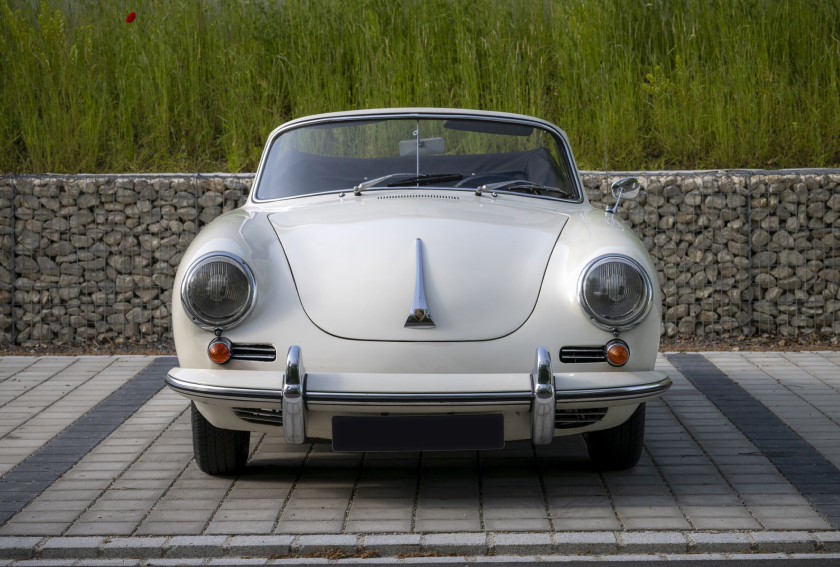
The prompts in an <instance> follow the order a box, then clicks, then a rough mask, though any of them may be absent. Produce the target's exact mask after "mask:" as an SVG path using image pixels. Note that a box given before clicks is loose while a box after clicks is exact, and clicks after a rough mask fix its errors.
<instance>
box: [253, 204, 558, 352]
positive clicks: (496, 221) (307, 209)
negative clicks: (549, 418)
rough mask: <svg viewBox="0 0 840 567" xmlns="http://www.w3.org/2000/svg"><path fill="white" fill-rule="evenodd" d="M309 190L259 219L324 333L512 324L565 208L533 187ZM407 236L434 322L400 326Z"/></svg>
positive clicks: (473, 337)
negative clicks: (479, 192) (551, 204)
mask: <svg viewBox="0 0 840 567" xmlns="http://www.w3.org/2000/svg"><path fill="white" fill-rule="evenodd" d="M307 200H309V199H307ZM309 201H310V202H309V203H308V204H307V205H306V206H292V207H290V208H288V209H287V210H285V211H283V212H277V213H273V214H271V215H270V216H269V220H270V221H271V224H272V225H273V227H274V230H275V231H276V233H277V235H278V237H279V238H280V242H281V243H282V245H283V249H284V251H285V253H286V256H287V259H288V261H289V265H290V266H291V270H292V274H293V277H294V280H295V284H296V286H297V291H298V295H299V297H300V300H301V304H302V305H303V308H304V310H305V311H306V314H307V315H308V317H309V318H310V319H311V320H312V322H313V323H314V324H315V325H317V326H318V327H320V328H321V329H322V330H324V331H325V332H327V333H330V334H332V335H335V336H338V337H342V338H347V339H357V340H377V341H480V340H489V339H494V338H498V337H502V336H504V335H507V334H510V333H512V332H513V331H515V330H516V329H518V328H519V327H520V326H522V325H523V324H524V323H525V321H526V320H527V319H528V317H529V316H530V314H531V312H532V311H533V309H534V305H535V304H536V301H537V296H538V295H539V293H540V287H541V285H542V282H543V276H544V274H545V270H546V265H547V263H548V259H549V256H550V255H551V253H552V250H553V249H554V245H555V243H556V242H557V239H558V236H559V234H560V231H561V230H562V229H563V226H564V225H565V223H566V221H567V220H568V216H567V215H565V214H562V213H560V212H557V211H552V210H550V209H549V208H546V207H545V206H544V205H545V201H541V200H539V199H529V198H524V197H511V196H508V197H506V198H504V199H502V198H499V199H491V198H490V197H489V196H487V195H485V196H483V197H476V196H474V195H472V194H471V193H465V192H458V193H456V192H441V191H420V190H416V189H415V190H412V191H388V192H382V191H376V192H373V191H372V192H370V193H369V194H365V195H362V196H361V197H356V196H353V195H352V194H350V195H349V196H346V197H343V198H340V197H338V196H332V197H329V198H327V199H324V200H322V201H321V202H320V203H312V202H311V200H309ZM417 239H420V241H421V242H422V246H421V248H422V265H423V284H424V287H425V296H426V301H427V304H428V310H429V316H430V318H431V319H432V321H433V322H434V324H435V327H434V328H407V327H405V323H406V319H407V318H408V316H409V314H410V312H411V307H412V300H413V298H414V295H415V282H416V279H417V278H416V275H417V274H416V271H417V270H416V265H417V248H418V247H417V244H416V240H417ZM561 321H562V318H561V319H558V324H561Z"/></svg>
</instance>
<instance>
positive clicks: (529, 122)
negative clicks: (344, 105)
mask: <svg viewBox="0 0 840 567" xmlns="http://www.w3.org/2000/svg"><path fill="white" fill-rule="evenodd" d="M388 119H393V120H405V119H414V120H450V119H466V120H483V121H486V122H503V123H508V124H520V125H524V126H530V127H534V128H539V129H541V130H545V131H547V132H549V133H550V134H552V135H553V136H554V137H555V138H557V139H559V140H561V141H562V144H561V145H562V150H563V154H564V155H563V156H562V157H563V158H565V160H566V164H565V165H567V166H568V167H569V178H570V182H571V183H572V184H573V185H574V187H575V188H576V189H577V193H578V197H577V199H561V198H559V197H551V196H549V195H532V194H528V193H522V192H520V191H505V190H503V189H499V190H496V191H495V193H498V194H505V195H517V196H520V197H528V198H532V199H544V200H549V201H554V202H560V203H573V204H580V203H584V202H586V201H587V199H586V192H585V190H584V187H583V183H581V180H580V174H579V172H578V167H577V163H576V162H575V158H574V155H573V154H572V150H571V145H570V144H569V138H568V136H566V133H565V132H564V131H563V130H561V129H560V128H558V127H557V126H555V125H554V124H552V123H551V122H547V121H545V120H541V119H539V118H534V117H531V116H525V115H520V114H508V113H501V112H487V111H477V110H476V111H459V110H452V111H448V110H445V109H428V110H413V109H407V110H394V111H389V110H387V109H383V110H371V111H349V112H340V113H329V114H318V115H313V116H306V117H302V118H298V119H295V120H291V121H289V122H286V123H285V124H282V125H281V126H279V127H278V128H276V129H275V130H274V131H273V132H271V134H270V135H269V137H268V141H267V142H266V145H265V148H264V149H263V153H262V156H261V157H260V163H259V166H258V167H257V173H256V175H255V176H254V181H253V184H252V186H251V190H250V191H249V192H248V201H247V203H248V204H261V203H273V202H278V201H287V200H290V199H300V198H303V197H313V196H318V195H331V194H342V193H348V192H352V191H353V188H352V187H348V188H344V189H330V190H328V191H320V192H317V193H303V194H300V195H292V196H288V197H275V198H271V199H257V198H256V192H257V189H258V188H259V184H260V182H261V181H262V177H263V170H264V169H265V165H266V163H265V162H266V161H267V158H268V154H269V153H270V149H271V146H272V145H273V144H274V142H275V141H276V140H277V139H278V138H279V137H280V136H281V135H283V134H285V133H287V132H290V131H292V130H297V129H299V128H303V127H307V126H315V125H318V124H328V123H335V122H354V121H362V120H388ZM383 189H387V190H392V191H394V190H405V189H409V190H415V189H423V190H435V191H463V192H469V193H475V188H471V187H435V186H425V185H423V186H421V185H418V186H416V187H412V186H409V187H387V186H384V187H377V186H374V187H370V188H368V189H366V191H373V190H383Z"/></svg>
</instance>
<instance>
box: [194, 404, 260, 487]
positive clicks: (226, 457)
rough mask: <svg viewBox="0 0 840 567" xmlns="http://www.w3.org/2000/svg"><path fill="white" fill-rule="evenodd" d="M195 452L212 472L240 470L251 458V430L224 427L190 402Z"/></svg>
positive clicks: (203, 467)
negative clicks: (208, 417) (217, 424)
mask: <svg viewBox="0 0 840 567" xmlns="http://www.w3.org/2000/svg"><path fill="white" fill-rule="evenodd" d="M190 406H191V410H192V432H193V454H194V455H195V463H196V464H197V465H198V468H200V469H201V470H202V471H203V472H205V473H207V474H212V475H233V474H239V473H241V472H242V471H243V470H244V469H245V463H246V462H247V461H248V447H249V443H250V441H251V432H250V431H234V430H231V429H222V428H220V427H216V426H214V425H213V424H212V423H210V422H209V421H207V418H205V417H204V416H203V415H201V412H200V411H198V408H197V407H195V403H194V402H193V403H191V404H190Z"/></svg>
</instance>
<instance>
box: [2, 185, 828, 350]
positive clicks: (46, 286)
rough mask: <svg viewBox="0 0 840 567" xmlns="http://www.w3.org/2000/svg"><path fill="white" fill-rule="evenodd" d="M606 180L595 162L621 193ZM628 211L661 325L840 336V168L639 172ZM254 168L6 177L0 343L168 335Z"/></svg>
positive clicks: (706, 332) (599, 195) (669, 329)
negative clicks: (194, 267)
mask: <svg viewBox="0 0 840 567" xmlns="http://www.w3.org/2000/svg"><path fill="white" fill-rule="evenodd" d="M623 175H625V174H615V175H611V176H610V177H609V178H607V177H606V176H605V175H604V174H603V173H584V174H583V180H584V185H585V186H586V189H587V192H588V194H589V198H590V200H591V201H592V203H593V204H594V205H596V206H599V207H604V206H606V205H607V204H611V203H612V201H613V199H612V197H610V196H609V184H610V183H611V182H612V181H613V180H615V179H618V178H619V177H621V176H623ZM626 175H635V176H636V177H639V178H640V180H641V181H642V185H643V187H644V188H643V190H642V192H641V194H640V196H639V197H638V198H637V199H635V200H632V201H624V202H623V204H622V205H621V207H620V211H619V213H618V215H619V216H620V217H621V218H623V219H625V220H626V221H627V222H628V223H629V225H630V226H631V227H632V228H633V230H634V231H635V232H636V233H637V234H638V235H639V237H640V238H642V240H643V241H644V243H645V245H646V246H647V248H648V250H649V251H650V254H651V256H652V257H653V259H654V261H655V262H656V265H657V269H658V272H659V274H658V275H659V283H660V285H661V286H662V290H663V292H664V295H665V310H664V313H663V325H662V332H663V334H664V335H665V336H668V337H674V336H678V335H687V336H703V337H739V336H752V335H756V334H759V335H765V334H769V335H773V336H780V337H794V336H798V335H803V334H812V333H820V334H830V335H837V334H840V246H838V243H840V222H838V217H840V171H838V170H830V171H813V170H804V171H786V172H761V171H738V172H731V171H723V172H709V171H706V172H679V173H671V172H660V173H656V172H654V173H639V172H636V173H632V174H626ZM251 181H252V176H251V175H222V174H218V175H191V176H185V175H134V176H130V177H129V176H114V175H102V176H62V175H53V176H0V315H1V316H0V344H24V345H25V344H31V343H48V342H65V343H71V342H84V341H87V342H96V343H100V344H104V343H113V342H120V341H124V340H128V341H138V342H141V343H148V342H165V341H169V340H171V321H170V308H171V301H172V283H173V278H174V275H175V270H176V268H177V265H178V261H179V260H180V258H181V256H182V254H183V251H184V250H185V249H186V247H187V245H188V244H189V243H190V241H191V240H192V238H193V237H194V236H195V234H196V232H197V231H198V230H199V229H200V228H201V227H202V226H204V225H205V224H207V223H208V222H210V221H211V220H212V219H213V218H215V217H216V216H218V215H219V214H221V213H222V212H224V211H228V210H231V209H233V208H235V207H236V206H238V205H240V204H241V203H242V202H243V201H244V199H245V197H246V196H247V192H248V189H249V188H250V185H251Z"/></svg>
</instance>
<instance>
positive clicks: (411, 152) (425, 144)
mask: <svg viewBox="0 0 840 567" xmlns="http://www.w3.org/2000/svg"><path fill="white" fill-rule="evenodd" d="M418 149H419V151H420V155H421V156H430V155H434V154H442V153H444V152H445V151H446V146H445V145H444V143H443V138H422V139H420V140H402V141H401V142H400V156H402V157H405V156H416V155H417V152H418Z"/></svg>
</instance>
